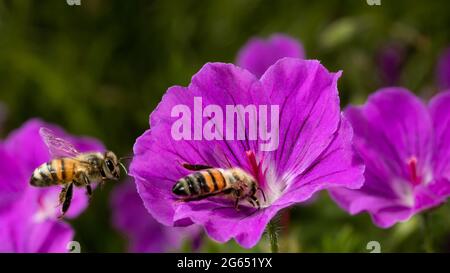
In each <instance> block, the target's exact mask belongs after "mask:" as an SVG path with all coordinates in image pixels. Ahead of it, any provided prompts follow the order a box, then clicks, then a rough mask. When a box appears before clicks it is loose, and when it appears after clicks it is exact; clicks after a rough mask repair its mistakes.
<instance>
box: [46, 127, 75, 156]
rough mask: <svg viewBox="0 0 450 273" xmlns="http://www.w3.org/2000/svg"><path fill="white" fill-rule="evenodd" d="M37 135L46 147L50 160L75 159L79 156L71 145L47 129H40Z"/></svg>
mask: <svg viewBox="0 0 450 273" xmlns="http://www.w3.org/2000/svg"><path fill="white" fill-rule="evenodd" d="M39 134H40V135H41V138H42V140H44V142H45V144H46V145H47V147H48V151H49V153H50V156H51V157H52V158H61V157H76V156H78V155H79V154H80V152H78V151H77V149H76V148H75V146H73V144H72V143H70V142H69V141H67V140H64V139H62V138H60V137H57V136H56V135H55V133H54V132H53V131H52V130H50V129H48V128H45V127H42V128H41V129H40V130H39Z"/></svg>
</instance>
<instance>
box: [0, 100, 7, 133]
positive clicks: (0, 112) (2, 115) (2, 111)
mask: <svg viewBox="0 0 450 273" xmlns="http://www.w3.org/2000/svg"><path fill="white" fill-rule="evenodd" d="M6 115H7V109H6V106H5V105H4V104H3V103H2V102H1V101H0V134H1V133H2V132H3V124H4V122H5V119H6Z"/></svg>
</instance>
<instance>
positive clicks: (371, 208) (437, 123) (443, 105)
mask: <svg viewBox="0 0 450 273" xmlns="http://www.w3.org/2000/svg"><path fill="white" fill-rule="evenodd" d="M345 117H346V118H347V119H348V120H349V121H350V123H351V124H352V126H353V130H354V133H355V137H354V145H355V148H356V150H357V152H358V153H359V155H360V156H361V157H362V158H363V160H364V162H365V164H366V171H365V184H364V186H363V187H362V188H361V189H359V190H349V189H333V190H331V195H332V197H333V198H334V200H335V201H336V202H337V203H338V204H339V205H340V206H341V207H342V208H344V209H345V210H346V211H348V212H349V213H351V214H357V213H360V212H362V211H367V212H368V213H369V214H370V215H371V216H372V219H373V221H374V223H375V224H376V225H377V226H379V227H383V228H386V227H390V226H392V225H394V224H395V223H397V222H399V221H406V220H408V219H409V218H410V217H411V216H413V215H414V214H416V213H419V212H421V211H423V210H426V209H429V208H431V207H435V206H438V205H439V204H442V203H443V202H444V201H445V200H446V199H447V197H448V196H449V195H450V93H442V94H440V95H437V96H436V97H434V98H433V99H432V100H431V101H430V103H429V104H428V105H425V104H424V103H423V102H422V101H421V100H420V99H418V98H417V97H415V96H414V95H413V94H412V93H410V92H409V91H408V90H405V89H402V88H386V89H381V90H379V91H378V92H376V93H375V94H374V95H372V96H370V97H369V99H368V102H367V103H366V104H365V105H364V106H361V107H354V106H351V107H348V109H346V111H345Z"/></svg>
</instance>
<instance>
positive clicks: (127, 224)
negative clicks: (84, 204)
mask: <svg viewBox="0 0 450 273" xmlns="http://www.w3.org/2000/svg"><path fill="white" fill-rule="evenodd" d="M111 206H112V211H113V222H114V226H115V227H116V228H117V229H118V230H120V231H121V232H123V233H124V234H125V235H126V236H127V237H128V239H129V241H130V243H129V246H128V250H129V251H130V252H168V251H173V250H179V249H180V248H181V246H182V243H183V240H185V239H192V240H193V243H194V242H195V241H196V239H198V237H199V229H198V227H196V226H191V227H186V228H183V227H167V226H164V225H162V224H160V223H158V222H157V221H156V220H155V219H153V218H152V217H151V215H149V214H148V212H147V210H146V209H145V207H144V205H143V203H142V199H141V198H140V196H139V194H138V193H137V191H136V185H135V184H134V183H131V182H130V181H129V182H126V183H124V184H123V185H120V186H118V187H116V189H115V190H114V192H113V195H112V204H111Z"/></svg>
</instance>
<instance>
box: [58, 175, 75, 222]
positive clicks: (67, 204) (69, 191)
mask: <svg viewBox="0 0 450 273" xmlns="http://www.w3.org/2000/svg"><path fill="white" fill-rule="evenodd" d="M72 194H73V183H70V184H69V186H67V190H66V193H65V196H64V202H63V205H62V214H61V215H60V216H59V217H58V218H59V219H61V218H63V217H64V215H65V214H66V212H67V210H69V207H70V202H72Z"/></svg>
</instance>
